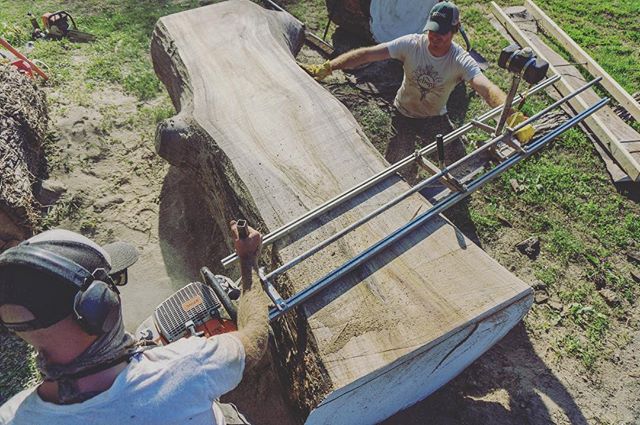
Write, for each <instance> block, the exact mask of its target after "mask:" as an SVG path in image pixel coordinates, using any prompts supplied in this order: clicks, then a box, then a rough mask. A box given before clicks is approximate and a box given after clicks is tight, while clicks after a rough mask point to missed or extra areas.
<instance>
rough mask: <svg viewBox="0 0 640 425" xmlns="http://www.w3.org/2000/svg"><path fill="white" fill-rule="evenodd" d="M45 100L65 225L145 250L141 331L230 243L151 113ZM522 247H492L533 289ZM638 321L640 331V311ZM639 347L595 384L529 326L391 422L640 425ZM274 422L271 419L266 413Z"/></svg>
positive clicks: (111, 100) (95, 101)
mask: <svg viewBox="0 0 640 425" xmlns="http://www.w3.org/2000/svg"><path fill="white" fill-rule="evenodd" d="M306 54H309V55H311V54H313V53H311V52H307V53H306ZM46 90H47V92H48V93H47V94H48V96H49V97H50V98H51V100H52V101H51V103H52V108H51V118H52V127H53V129H54V131H55V132H56V133H57V135H58V139H57V142H56V147H57V152H56V158H55V163H54V164H53V165H54V166H53V169H52V172H51V180H53V181H55V182H57V183H58V184H59V186H61V187H62V188H64V190H63V192H64V195H63V197H62V199H61V200H60V201H59V203H61V202H62V203H64V202H66V203H70V204H71V205H75V207H77V209H78V211H79V213H77V214H74V215H71V216H70V218H67V219H65V220H63V221H62V222H61V223H60V226H62V227H67V228H70V229H74V230H82V231H83V232H84V233H85V234H88V235H90V236H92V237H94V238H95V239H96V240H98V241H106V240H113V239H123V240H128V241H130V242H133V243H134V244H135V245H136V246H137V247H138V249H139V250H140V252H141V259H140V261H138V263H137V264H136V265H135V266H134V267H133V268H132V269H131V275H130V282H131V283H130V285H129V286H128V287H125V289H124V291H123V299H124V309H125V318H126V324H127V327H128V328H129V329H134V328H135V326H137V324H139V323H140V322H141V321H142V320H143V319H144V318H145V317H146V316H147V315H148V314H150V313H151V311H152V308H153V307H155V306H156V305H157V304H158V303H160V302H161V301H162V300H163V299H164V298H165V297H166V296H168V295H169V294H170V293H171V292H172V291H173V290H175V289H176V288H177V287H179V286H181V285H182V284H185V283H187V282H188V281H189V280H191V279H193V278H195V273H197V267H198V266H201V265H205V264H207V263H211V260H210V258H211V257H210V256H209V255H210V254H212V252H211V251H209V252H206V251H203V250H202V249H201V247H203V246H207V245H211V244H210V243H209V244H207V242H208V241H214V243H219V242H220V235H217V236H215V235H213V234H212V233H213V232H215V230H214V229H211V228H210V225H208V224H207V223H208V221H207V220H206V217H198V216H197V208H195V206H196V205H197V204H196V200H194V199H193V198H192V197H188V196H184V195H185V194H188V193H189V191H191V190H193V188H192V187H191V186H190V181H189V178H188V176H184V175H181V174H180V172H179V171H177V170H174V169H171V168H170V167H169V165H168V164H166V163H165V162H164V161H163V160H162V159H161V158H159V157H158V156H157V155H156V153H155V151H154V139H153V137H154V130H155V124H154V123H152V122H149V123H148V124H147V125H146V126H145V127H144V128H137V127H132V126H131V125H130V124H129V121H128V120H127V117H128V116H131V115H132V114H136V113H137V111H140V110H141V109H142V108H144V107H145V106H150V105H149V104H145V103H141V102H139V101H137V100H136V99H135V98H132V97H130V96H126V95H124V94H122V93H120V92H119V91H118V90H116V89H109V90H99V91H97V92H96V93H93V94H92V96H91V99H90V100H89V101H88V102H87V103H86V104H84V105H82V106H81V105H70V104H66V103H65V102H64V100H63V99H58V98H57V96H58V94H57V93H56V92H55V89H50V88H47V89H46ZM161 101H162V102H166V101H167V99H165V98H163V99H162V100H161ZM345 103H347V105H348V102H345ZM151 106H153V105H151ZM105 123H107V124H108V125H106V124H105ZM463 208H464V207H463ZM458 216H460V217H458ZM465 216H468V214H466V213H465V211H464V209H463V210H462V211H458V213H457V214H453V215H452V217H453V219H454V221H456V222H457V223H458V224H459V225H460V227H461V228H462V229H463V230H465V231H466V232H468V233H469V236H470V237H471V238H472V239H474V240H477V235H475V234H474V232H473V226H472V225H470V224H469V222H468V217H467V219H466V222H465ZM517 236H519V235H515V234H514V237H513V238H510V237H509V236H508V235H507V236H506V237H504V238H500V239H498V240H496V241H495V242H492V243H491V244H487V245H486V246H484V247H483V248H484V249H486V250H487V251H488V252H489V253H490V254H491V255H492V256H494V257H495V258H496V259H497V260H498V261H500V262H501V263H502V264H504V265H505V266H507V267H508V268H510V269H511V270H512V271H513V272H514V273H515V274H517V275H518V276H519V277H520V278H522V279H523V280H525V281H526V282H533V281H534V278H533V276H532V274H531V272H530V271H528V269H527V264H526V261H525V260H524V259H518V257H517V256H516V254H514V252H513V243H514V240H513V239H514V238H516V237H517ZM210 249H213V248H210ZM207 258H209V261H207ZM514 258H515V261H514ZM194 265H195V267H194ZM545 308H552V307H550V306H549V305H548V304H537V305H535V306H534V308H533V310H532V312H531V313H530V316H531V317H532V320H535V315H536V314H537V312H538V311H540V309H545ZM627 318H628V320H629V321H630V322H634V323H637V322H638V321H639V320H640V307H639V306H638V305H637V304H636V305H635V307H634V309H633V310H632V311H629V313H628V316H627ZM629 340H630V343H629V344H627V345H626V346H625V347H624V348H623V349H621V350H620V351H619V352H618V353H616V354H615V356H614V357H613V358H612V359H610V361H608V362H606V364H605V365H604V366H603V367H602V368H601V370H600V371H599V372H598V373H597V374H595V377H586V376H582V375H581V374H580V372H578V371H580V370H582V368H581V366H580V365H579V364H578V362H577V361H575V360H572V359H566V358H564V359H563V360H561V361H558V360H557V359H558V356H557V355H556V354H555V353H554V352H553V350H552V349H551V348H550V347H551V346H550V344H549V342H548V340H547V334H545V333H544V332H539V333H538V332H535V333H534V332H532V331H528V330H527V329H526V327H525V326H524V325H523V324H521V325H519V326H517V327H516V328H515V329H513V330H512V331H511V332H510V333H509V334H508V335H507V336H506V337H505V338H504V339H503V340H502V341H501V342H500V343H498V344H497V345H496V346H495V347H494V348H492V349H491V350H490V351H489V352H487V353H486V354H485V355H483V356H482V357H481V358H480V359H478V360H477V361H476V362H475V363H473V364H472V365H471V366H470V367H469V368H468V369H466V370H465V371H464V372H463V373H462V374H461V375H459V376H458V377H457V378H455V379H454V380H453V381H452V382H450V383H449V384H447V385H445V386H444V387H443V388H442V389H441V390H439V391H438V392H437V393H435V394H434V395H432V396H431V397H429V398H428V399H427V400H425V401H423V402H421V403H418V404H417V405H415V406H413V407H411V408H409V409H407V410H405V411H403V412H400V413H398V414H397V415H395V416H394V417H392V418H390V419H389V420H387V421H386V422H385V423H387V424H424V423H435V424H461V423H464V424H486V423H492V424H505V425H506V424H516V423H518V424H520V423H526V424H547V423H557V424H587V423H589V424H640V384H639V382H640V358H639V357H640V333H639V332H638V331H630V334H629ZM263 414H264V415H268V414H269V413H268V408H267V407H264V409H263ZM253 420H254V421H255V423H264V422H270V421H261V420H260V418H258V417H254V418H253Z"/></svg>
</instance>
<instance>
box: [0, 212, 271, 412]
mask: <svg viewBox="0 0 640 425" xmlns="http://www.w3.org/2000/svg"><path fill="white" fill-rule="evenodd" d="M231 227H232V233H233V234H234V236H235V246H236V252H237V254H238V256H239V258H240V265H241V271H242V289H243V293H242V295H241V297H240V300H239V307H238V329H239V330H238V331H237V332H232V333H227V334H222V335H217V336H214V337H211V338H204V337H191V338H183V339H181V340H178V341H176V342H174V343H172V344H169V345H167V346H164V347H155V348H152V349H147V348H146V347H142V346H140V344H139V343H138V342H137V341H135V340H134V338H133V337H132V336H131V335H130V334H129V333H127V332H125V330H124V326H123V322H122V310H121V306H120V297H119V292H118V289H117V285H118V284H123V283H126V278H127V276H126V270H127V268H128V267H129V266H130V265H131V264H133V262H135V261H136V259H137V252H136V250H135V248H133V247H132V246H130V245H128V244H124V243H116V244H110V245H105V246H102V247H101V246H99V245H98V244H96V243H94V242H93V241H91V240H90V239H87V238H85V237H84V236H82V235H79V234H77V233H74V232H70V231H67V230H60V229H57V230H50V231H46V232H43V233H41V234H39V235H36V236H34V237H32V238H30V239H28V240H27V241H25V242H23V243H21V244H20V245H18V246H16V247H14V248H10V249H8V250H6V251H5V252H3V253H2V254H0V320H1V322H2V324H3V325H4V326H5V327H6V328H8V329H9V330H10V331H12V332H15V333H16V334H17V335H18V336H19V337H20V338H22V339H23V340H25V341H26V342H27V343H29V344H30V345H32V346H33V347H34V349H35V350H36V351H37V353H38V356H37V366H38V369H39V371H40V373H41V374H42V376H43V378H44V381H43V382H41V383H40V384H39V385H37V386H36V387H35V388H30V389H27V390H24V391H22V392H20V393H18V394H17V395H15V396H14V397H13V398H11V399H10V400H9V401H7V402H6V403H5V404H4V405H2V406H1V407H0V425H9V424H10V425H22V424H24V425H35V424H47V425H58V424H65V425H73V424H105V425H107V424H121V423H122V424H124V423H126V424H176V425H177V424H186V423H189V424H225V423H228V424H244V423H248V422H246V419H245V418H244V417H243V416H242V415H240V414H239V413H238V412H237V410H236V409H235V407H234V406H229V405H227V406H225V405H222V404H219V403H217V402H215V403H214V401H215V400H216V399H217V398H219V397H220V396H221V395H222V394H224V393H226V392H228V391H230V390H232V389H233V388H235V387H236V386H237V385H238V383H239V382H240V380H241V378H242V374H243V372H244V369H245V367H247V368H249V367H251V366H253V365H254V364H255V363H256V362H257V361H258V360H259V359H260V358H261V356H262V354H263V353H264V350H265V348H266V344H267V338H268V319H267V314H268V302H269V301H268V298H267V297H266V295H265V294H264V292H263V291H262V290H261V288H260V286H259V285H255V286H254V285H253V282H254V277H253V275H252V274H253V266H254V264H255V261H256V258H257V256H258V254H259V250H260V246H261V240H262V239H261V236H260V234H259V233H258V232H257V231H255V230H254V229H251V228H249V232H248V236H247V237H246V238H243V239H241V240H240V239H239V238H238V233H237V228H236V225H235V222H232V223H231Z"/></svg>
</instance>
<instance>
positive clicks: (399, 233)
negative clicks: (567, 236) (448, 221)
mask: <svg viewBox="0 0 640 425" xmlns="http://www.w3.org/2000/svg"><path fill="white" fill-rule="evenodd" d="M608 102H609V99H608V98H604V99H601V100H600V101H599V102H597V103H595V104H594V105H592V106H591V107H589V108H587V109H585V110H584V111H582V112H581V113H579V114H578V115H576V116H575V117H573V118H570V119H568V120H567V121H565V122H564V123H563V124H562V125H560V126H559V127H558V128H556V129H555V130H553V131H552V132H550V133H549V134H547V135H545V136H544V137H542V138H541V139H539V140H537V141H535V142H533V143H532V144H531V145H529V149H526V150H525V151H524V152H523V153H522V154H521V155H514V156H513V157H511V158H508V159H507V160H505V161H504V162H503V163H501V164H499V165H498V166H496V168H494V169H493V170H491V171H490V172H489V173H487V174H485V175H483V176H481V177H479V178H477V179H476V180H474V181H473V182H471V183H470V184H469V186H468V190H467V191H465V192H455V193H452V194H451V195H449V196H448V197H447V198H445V199H443V200H442V201H441V202H440V203H438V204H437V205H435V206H434V207H432V208H431V209H429V210H428V211H425V212H424V213H422V214H421V215H420V216H418V217H417V218H415V219H414V220H412V221H410V222H409V223H407V224H406V225H404V226H402V227H400V228H399V229H397V230H396V231H395V232H393V233H391V234H390V235H388V236H386V237H385V238H383V239H381V240H379V241H378V242H377V243H375V244H374V245H372V246H371V247H369V248H368V249H366V250H364V251H362V252H361V253H360V254H358V255H357V256H356V257H354V258H352V259H351V260H349V261H347V262H346V263H344V264H343V265H342V266H340V267H339V268H337V269H335V270H333V271H332V272H330V273H328V274H327V275H325V276H324V277H322V278H320V279H318V280H317V281H316V282H314V283H313V284H311V285H310V286H308V287H307V288H305V289H303V290H302V291H300V292H298V293H296V294H295V295H293V296H291V297H290V298H288V299H287V300H286V301H285V302H286V305H285V306H284V308H283V309H280V310H279V309H277V308H272V309H270V310H269V321H273V320H275V319H277V318H278V317H280V316H281V315H282V314H284V313H286V312H287V311H289V310H291V309H293V308H295V307H296V306H298V305H300V304H301V303H303V302H305V301H307V300H308V299H309V298H311V297H313V296H314V295H315V294H317V293H318V292H320V291H322V290H324V289H325V288H327V287H328V286H329V285H331V283H333V282H334V281H336V280H337V279H339V278H341V277H343V276H344V275H346V274H347V273H349V272H350V271H352V270H353V269H355V268H356V267H358V266H360V265H361V264H362V263H364V262H365V261H366V260H368V259H369V258H371V257H372V256H374V255H376V254H378V253H380V252H381V251H382V250H384V249H385V248H386V247H387V246H389V245H391V244H392V243H394V242H396V241H398V240H400V239H402V238H403V237H405V236H407V235H409V233H410V232H412V231H413V230H415V229H416V228H417V227H419V226H421V225H423V224H424V223H426V222H427V221H428V220H430V219H431V218H433V217H435V216H436V215H438V214H440V213H441V212H442V211H444V210H446V209H447V208H449V207H451V206H452V205H454V204H456V203H457V202H459V201H460V200H462V199H464V198H465V197H467V196H469V195H470V194H471V193H473V192H475V191H476V190H478V189H479V188H480V187H482V186H483V185H484V184H485V183H488V182H489V181H491V180H493V179H495V178H496V177H497V176H499V175H500V174H502V173H503V172H504V171H506V170H507V169H509V168H511V167H512V166H513V165H515V164H517V163H518V162H519V161H521V160H522V159H524V158H527V157H529V156H530V155H532V154H534V153H535V152H537V151H538V150H540V149H541V148H542V147H543V146H544V145H546V144H547V143H548V142H549V141H551V140H553V139H554V138H556V137H558V136H559V135H561V134H562V133H564V132H565V131H567V130H568V129H570V128H572V127H573V126H575V125H576V124H578V123H580V122H581V121H583V120H584V119H585V118H587V117H588V116H590V115H591V114H593V113H594V112H596V111H598V110H599V109H600V108H602V107H603V106H604V105H606V104H607V103H608Z"/></svg>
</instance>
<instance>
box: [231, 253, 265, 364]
mask: <svg viewBox="0 0 640 425" xmlns="http://www.w3.org/2000/svg"><path fill="white" fill-rule="evenodd" d="M240 266H241V269H242V295H241V296H240V300H239V303H238V336H239V337H240V340H241V341H242V344H243V346H244V349H245V354H246V360H245V367H246V368H247V369H250V368H251V367H253V366H254V365H255V364H256V363H257V362H258V361H259V360H260V359H261V358H262V356H263V354H264V352H265V350H266V348H267V342H268V337H269V324H268V323H269V318H268V311H269V298H268V297H267V295H266V294H265V292H264V291H263V290H262V288H261V287H260V283H259V282H260V281H259V279H258V276H257V275H256V274H255V272H254V271H253V267H252V262H250V261H243V260H241V264H240Z"/></svg>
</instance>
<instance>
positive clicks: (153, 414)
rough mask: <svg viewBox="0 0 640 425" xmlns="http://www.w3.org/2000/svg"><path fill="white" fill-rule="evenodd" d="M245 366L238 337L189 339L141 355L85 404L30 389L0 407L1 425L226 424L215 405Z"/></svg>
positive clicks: (236, 382) (228, 334) (239, 375)
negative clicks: (47, 398)
mask: <svg viewBox="0 0 640 425" xmlns="http://www.w3.org/2000/svg"><path fill="white" fill-rule="evenodd" d="M244 361H245V352H244V347H243V346H242V343H241V342H240V340H239V339H238V338H237V337H235V336H234V335H233V334H230V333H227V334H222V335H217V336H214V337H211V338H198V337H191V338H183V339H180V340H178V341H176V342H174V343H171V344H169V345H165V346H164V347H158V348H154V349H152V350H148V351H145V352H144V353H141V354H138V355H137V356H135V357H134V358H133V359H132V360H131V362H130V363H129V365H128V366H127V367H126V368H125V369H124V370H123V371H122V372H121V373H120V375H118V377H117V378H116V380H115V381H114V382H113V385H111V388H109V389H108V390H107V391H105V392H103V393H101V394H98V395H97V396H95V397H93V398H90V399H89V400H87V401H84V402H82V403H76V404H68V405H57V404H53V403H49V402H46V401H43V400H42V399H41V398H40V396H39V395H38V393H37V391H36V388H35V387H34V388H30V389H27V390H24V391H22V392H21V393H18V394H16V395H15V396H14V397H12V398H11V399H10V400H9V401H8V402H6V403H5V404H4V405H2V407H0V425H116V424H117V425H147V424H148V425H185V424H189V425H224V424H225V423H226V422H225V419H224V415H223V413H222V410H220V407H218V406H217V405H215V404H213V401H214V400H215V399H216V398H218V397H220V396H221V395H222V394H225V393H227V392H229V391H231V390H232V389H233V388H235V387H236V386H237V385H238V383H239V382H240V380H241V379H242V373H243V371H244Z"/></svg>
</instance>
